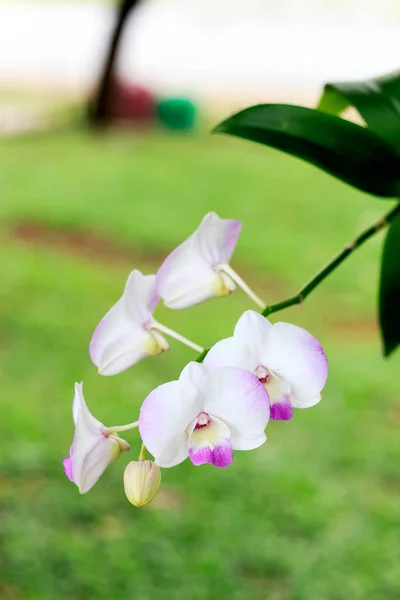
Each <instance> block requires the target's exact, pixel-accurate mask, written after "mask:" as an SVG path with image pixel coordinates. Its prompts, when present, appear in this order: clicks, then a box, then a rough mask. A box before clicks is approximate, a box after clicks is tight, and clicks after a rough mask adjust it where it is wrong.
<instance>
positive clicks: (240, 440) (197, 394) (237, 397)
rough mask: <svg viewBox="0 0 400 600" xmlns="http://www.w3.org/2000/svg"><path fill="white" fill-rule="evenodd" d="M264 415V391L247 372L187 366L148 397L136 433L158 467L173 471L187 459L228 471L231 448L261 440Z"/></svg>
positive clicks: (258, 443)
mask: <svg viewBox="0 0 400 600" xmlns="http://www.w3.org/2000/svg"><path fill="white" fill-rule="evenodd" d="M269 411H270V409H269V398H268V393H267V391H266V389H265V388H264V386H263V385H262V384H261V383H260V382H259V381H258V379H257V377H256V376H255V375H253V374H252V373H249V372H248V371H245V370H244V369H238V368H235V367H224V368H221V369H209V368H207V367H206V366H204V365H202V364H199V363H195V362H191V363H189V364H188V365H187V366H186V367H185V368H184V370H183V371H182V373H181V376H180V378H179V380H178V381H171V382H169V383H165V384H163V385H161V386H159V387H158V388H156V389H155V390H153V391H152V392H151V393H150V394H149V396H147V398H146V399H145V401H144V403H143V405H142V408H141V410H140V416H139V431H140V435H141V437H142V440H143V443H144V445H145V446H146V448H147V449H148V450H149V452H151V454H153V456H154V458H155V462H156V464H158V465H159V466H160V467H173V466H175V465H177V464H179V463H181V462H182V461H184V460H185V459H186V458H187V457H188V456H189V457H190V460H191V461H192V463H193V464H194V465H196V466H198V465H202V464H204V463H211V464H212V465H214V466H215V467H228V466H229V465H230V464H231V462H232V459H233V450H252V449H254V448H258V447H259V446H261V445H262V444H263V443H264V442H265V440H266V436H265V433H264V429H265V427H266V425H267V423H268V419H269Z"/></svg>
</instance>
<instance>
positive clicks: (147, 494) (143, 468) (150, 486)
mask: <svg viewBox="0 0 400 600" xmlns="http://www.w3.org/2000/svg"><path fill="white" fill-rule="evenodd" d="M160 482H161V470H160V467H159V466H157V465H156V464H155V463H153V461H151V460H139V461H134V460H133V461H132V462H130V463H129V464H128V465H127V467H126V469H125V473H124V486H125V494H126V497H127V498H128V500H129V502H131V504H133V505H134V506H137V507H139V508H140V507H141V506H146V504H149V502H151V501H152V500H153V498H154V496H155V495H156V494H157V491H158V488H159V487H160Z"/></svg>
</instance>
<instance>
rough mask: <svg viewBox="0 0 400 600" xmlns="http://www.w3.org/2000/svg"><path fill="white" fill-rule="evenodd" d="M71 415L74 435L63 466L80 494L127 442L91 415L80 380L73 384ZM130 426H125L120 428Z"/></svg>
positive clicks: (122, 450)
mask: <svg viewBox="0 0 400 600" xmlns="http://www.w3.org/2000/svg"><path fill="white" fill-rule="evenodd" d="M72 416H73V419H74V423H75V435H74V439H73V442H72V446H71V448H70V453H69V456H68V457H67V458H65V459H64V461H63V466H64V470H65V474H66V475H67V477H68V479H69V480H70V481H72V482H73V483H75V485H77V486H78V488H79V491H80V493H81V494H85V493H86V492H88V491H89V490H90V489H91V488H92V487H93V486H94V484H95V483H96V482H97V480H98V479H99V477H100V476H101V475H102V474H103V472H104V471H105V469H106V468H107V467H108V465H109V464H110V463H111V462H113V461H114V460H116V459H117V458H119V457H120V455H121V454H122V452H125V451H126V450H129V449H130V446H129V444H128V443H127V442H126V441H125V440H123V439H121V438H120V437H119V436H118V435H117V434H116V433H115V431H114V430H113V429H110V428H108V427H105V425H103V423H100V421H98V420H97V419H95V417H93V415H92V414H91V412H90V411H89V409H88V407H87V404H86V402H85V399H84V397H83V391H82V383H76V384H75V396H74V401H73V405H72ZM135 425H136V424H133V425H132V426H135ZM132 426H125V427H124V429H128V428H131V427H132ZM116 429H117V428H116Z"/></svg>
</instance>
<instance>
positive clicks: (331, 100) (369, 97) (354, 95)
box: [318, 79, 400, 150]
mask: <svg viewBox="0 0 400 600" xmlns="http://www.w3.org/2000/svg"><path fill="white" fill-rule="evenodd" d="M393 84H394V82H392V87H390V85H388V84H387V83H386V84H384V83H381V82H380V81H379V80H373V79H371V80H369V81H358V82H353V83H349V82H347V83H328V84H327V85H326V86H325V88H324V92H323V94H322V97H321V100H320V102H319V105H318V109H319V110H321V111H323V112H327V113H330V114H334V115H338V114H340V113H342V112H343V111H344V110H345V109H346V108H347V107H349V106H354V108H355V109H356V110H357V111H358V113H359V114H360V115H361V117H362V118H363V119H364V121H365V122H366V124H367V125H368V127H369V128H370V129H371V131H374V132H375V133H377V134H378V135H379V136H380V137H381V138H383V139H385V140H386V141H387V142H389V143H390V144H392V145H393V146H394V147H395V148H396V149H397V150H399V149H400V97H398V98H396V97H395V96H392V95H390V94H389V93H388V91H387V90H389V89H392V88H393V89H394V90H395V91H396V92H397V88H396V87H395V86H394V85H393ZM399 92H400V89H399Z"/></svg>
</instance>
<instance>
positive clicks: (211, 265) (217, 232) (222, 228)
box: [157, 212, 265, 308]
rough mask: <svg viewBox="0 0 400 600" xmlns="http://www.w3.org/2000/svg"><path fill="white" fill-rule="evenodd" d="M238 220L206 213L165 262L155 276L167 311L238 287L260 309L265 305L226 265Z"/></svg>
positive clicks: (222, 294)
mask: <svg viewBox="0 0 400 600" xmlns="http://www.w3.org/2000/svg"><path fill="white" fill-rule="evenodd" d="M241 227H242V224H241V223H240V221H233V220H229V219H220V218H219V216H218V215H217V214H216V213H213V212H211V213H208V214H207V215H206V216H205V217H204V219H203V220H202V222H201V223H200V225H199V227H198V229H197V230H196V231H195V232H194V233H193V234H192V235H191V236H190V237H189V238H188V239H187V240H186V241H185V242H183V243H182V244H181V245H180V246H178V247H177V248H176V249H175V250H174V251H173V252H172V253H171V254H170V255H169V256H167V258H166V259H165V260H164V262H163V264H162V265H161V267H160V269H159V270H158V273H157V292H158V294H159V295H160V297H161V298H162V299H163V300H164V304H165V306H168V307H169V308H187V307H189V306H193V305H194V304H198V303H199V302H203V301H204V300H208V299H209V298H214V297H217V296H226V295H227V294H230V293H231V292H233V291H234V290H235V288H236V286H235V283H236V284H237V285H239V286H240V287H241V288H242V289H243V290H244V291H245V292H246V293H247V294H248V295H249V296H250V297H251V298H252V299H253V300H254V301H255V302H256V303H257V304H258V305H259V306H260V307H262V308H263V307H264V306H265V304H264V302H263V301H262V300H261V299H260V298H258V296H256V294H254V292H252V290H250V288H249V287H248V286H247V285H246V284H245V282H244V281H243V280H242V279H241V278H240V277H239V276H238V275H237V274H236V273H235V271H234V270H233V269H232V268H231V267H230V266H229V264H228V263H229V260H230V258H231V256H232V254H233V251H234V249H235V246H236V242H237V240H238V237H239V234H240V230H241Z"/></svg>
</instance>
